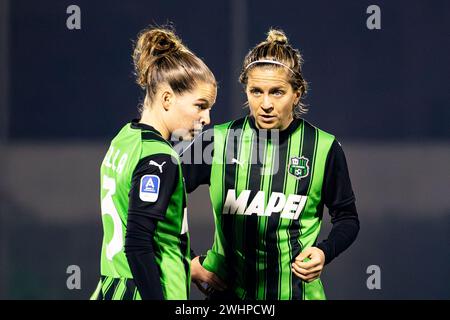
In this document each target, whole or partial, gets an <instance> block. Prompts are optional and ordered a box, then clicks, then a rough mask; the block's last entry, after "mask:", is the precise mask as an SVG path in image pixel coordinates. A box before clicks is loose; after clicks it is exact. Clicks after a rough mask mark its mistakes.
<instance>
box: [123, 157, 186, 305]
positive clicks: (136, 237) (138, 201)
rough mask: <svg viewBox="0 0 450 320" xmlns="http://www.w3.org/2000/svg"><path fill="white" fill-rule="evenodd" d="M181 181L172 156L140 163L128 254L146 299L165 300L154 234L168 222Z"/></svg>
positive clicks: (130, 212) (127, 240)
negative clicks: (166, 219)
mask: <svg viewBox="0 0 450 320" xmlns="http://www.w3.org/2000/svg"><path fill="white" fill-rule="evenodd" d="M177 181H178V166H177V164H176V162H173V161H172V159H171V157H170V155H167V154H157V155H153V156H150V157H147V158H144V159H142V160H140V161H139V163H138V165H137V166H136V169H135V170H134V173H133V177H132V181H131V189H130V193H129V208H128V218H127V231H126V235H125V254H126V257H127V260H128V264H129V265H130V269H131V273H132V275H133V279H134V281H135V283H136V286H137V288H138V290H139V293H140V294H141V298H142V299H145V300H147V299H158V300H161V299H163V294H162V288H161V282H160V275H159V268H158V266H157V264H156V260H155V254H154V250H153V235H154V231H155V228H156V225H157V223H158V221H159V220H161V219H164V217H165V214H166V210H167V207H168V205H169V201H170V198H171V196H172V193H173V192H174V190H175V187H176V184H177Z"/></svg>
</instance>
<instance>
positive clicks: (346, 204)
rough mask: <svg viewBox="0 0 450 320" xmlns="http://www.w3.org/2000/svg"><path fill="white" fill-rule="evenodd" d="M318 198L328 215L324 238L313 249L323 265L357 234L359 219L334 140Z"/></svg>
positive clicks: (340, 151) (343, 156)
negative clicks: (319, 252) (322, 256)
mask: <svg viewBox="0 0 450 320" xmlns="http://www.w3.org/2000/svg"><path fill="white" fill-rule="evenodd" d="M322 197H323V201H324V203H325V205H326V206H327V207H328V210H329V212H330V215H331V223H332V224H333V227H332V228H331V231H330V234H329V235H328V238H327V239H326V240H324V241H322V242H321V243H319V244H318V245H317V247H318V248H320V249H321V250H322V251H323V252H324V253H325V264H328V263H330V262H331V261H332V260H333V259H334V258H336V257H337V256H338V255H339V254H340V253H342V252H343V251H344V250H346V249H347V248H348V247H349V246H350V245H351V244H352V243H353V242H354V241H355V239H356V236H357V235H358V232H359V219H358V213H357V210H356V205H355V196H354V193H353V189H352V185H351V182H350V176H349V173H348V168H347V161H346V159H345V155H344V151H343V150H342V147H341V145H340V144H339V142H337V141H336V140H334V142H333V144H332V146H331V149H330V152H329V153H328V157H327V161H326V165H325V177H324V183H323V189H322Z"/></svg>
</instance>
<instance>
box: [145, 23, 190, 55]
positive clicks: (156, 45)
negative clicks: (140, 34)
mask: <svg viewBox="0 0 450 320" xmlns="http://www.w3.org/2000/svg"><path fill="white" fill-rule="evenodd" d="M147 32H148V34H147V35H146V36H147V37H146V38H147V41H148V47H149V48H150V50H151V53H152V55H153V56H161V55H167V54H170V53H173V52H175V51H178V50H180V49H181V48H182V47H183V45H182V43H181V40H180V39H179V38H178V37H177V36H176V35H175V34H174V33H173V32H171V31H168V30H163V29H154V30H150V31H147Z"/></svg>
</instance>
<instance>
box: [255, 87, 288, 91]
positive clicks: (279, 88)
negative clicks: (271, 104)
mask: <svg viewBox="0 0 450 320" xmlns="http://www.w3.org/2000/svg"><path fill="white" fill-rule="evenodd" d="M250 89H258V90H261V91H263V90H262V89H261V88H260V87H258V86H250ZM274 90H285V88H284V86H276V87H272V88H269V91H274Z"/></svg>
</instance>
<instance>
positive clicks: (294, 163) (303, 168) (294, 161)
mask: <svg viewBox="0 0 450 320" xmlns="http://www.w3.org/2000/svg"><path fill="white" fill-rule="evenodd" d="M308 162H309V159H308V158H305V157H304V156H301V157H300V158H299V157H292V158H291V161H290V162H289V173H290V174H292V175H293V176H294V177H296V178H297V179H301V178H305V177H307V176H308V174H309V165H308Z"/></svg>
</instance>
